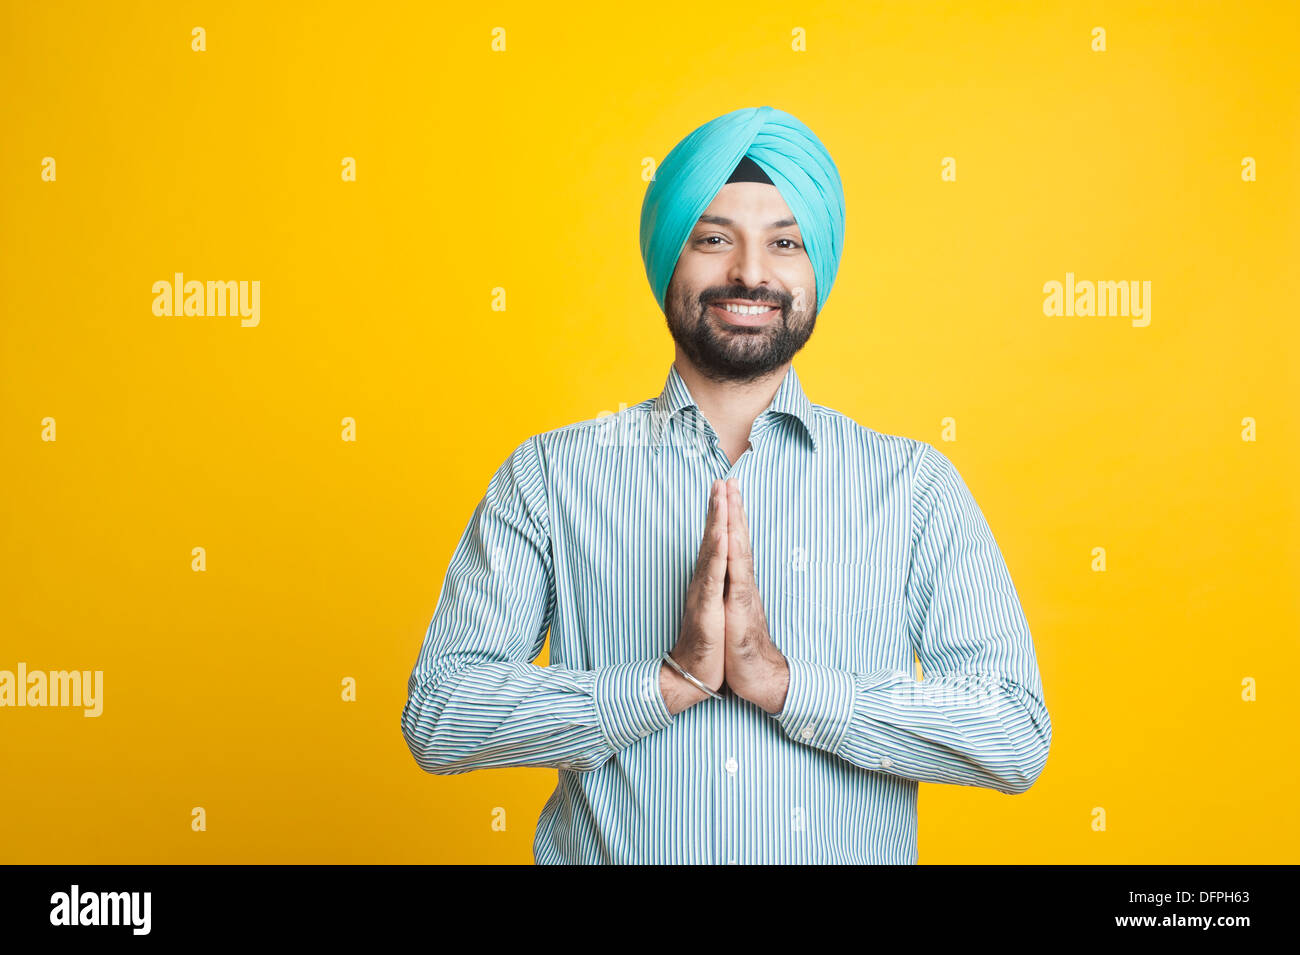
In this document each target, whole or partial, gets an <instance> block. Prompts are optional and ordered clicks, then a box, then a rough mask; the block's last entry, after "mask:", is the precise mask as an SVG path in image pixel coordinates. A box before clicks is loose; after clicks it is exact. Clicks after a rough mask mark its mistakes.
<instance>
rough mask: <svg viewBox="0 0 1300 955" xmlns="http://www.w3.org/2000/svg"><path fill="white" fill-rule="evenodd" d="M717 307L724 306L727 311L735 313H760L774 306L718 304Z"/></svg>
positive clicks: (768, 310)
mask: <svg viewBox="0 0 1300 955" xmlns="http://www.w3.org/2000/svg"><path fill="white" fill-rule="evenodd" d="M718 307H719V308H725V309H726V310H727V311H728V312H735V313H736V314H737V315H762V314H763V313H764V312H770V311H771V310H772V309H773V308H775V307H776V306H774V305H720V306H718Z"/></svg>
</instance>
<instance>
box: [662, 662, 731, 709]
mask: <svg viewBox="0 0 1300 955" xmlns="http://www.w3.org/2000/svg"><path fill="white" fill-rule="evenodd" d="M663 660H664V662H665V663H667V664H668V665H669V666H670V667H672V668H673V669H674V670H676V671H677V672H678V673H680V674H681V675H682V676H684V677H686V679H687V680H689V681H690V682H691V683H694V684H695V685H696V686H698V687H699V688H700V689H701V690H703V691H704V692H705V693H707V694H709V696H711V697H713V698H714V699H715V700H720V699H722V697H721V696H719V695H718V694H717V693H714V692H713V691H712V690H710V689H709V688H708V687H707V686H705V685H704V684H703V683H701V682H700V681H699V680H697V679H695V677H693V676H691V675H690V674H689V673H687V672H686V671H685V670H683V669H682V668H681V664H679V663H678V662H677V661H676V660H674V659H673V656H672V653H671V652H669V651H666V650H665V651H664V656H663Z"/></svg>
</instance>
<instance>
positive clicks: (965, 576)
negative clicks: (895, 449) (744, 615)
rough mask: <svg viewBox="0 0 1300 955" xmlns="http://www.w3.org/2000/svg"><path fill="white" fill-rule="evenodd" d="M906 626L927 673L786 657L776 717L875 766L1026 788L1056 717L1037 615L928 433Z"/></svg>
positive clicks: (916, 489)
mask: <svg viewBox="0 0 1300 955" xmlns="http://www.w3.org/2000/svg"><path fill="white" fill-rule="evenodd" d="M904 599H905V601H906V604H907V626H908V632H909V635H910V638H911V640H912V645H913V647H914V649H915V651H916V655H917V656H918V657H919V658H920V661H921V667H922V675H923V677H924V679H923V680H920V681H918V680H916V679H914V678H913V676H912V674H909V673H905V672H902V671H898V670H878V671H876V672H873V673H852V672H849V671H847V670H841V669H837V668H835V667H830V666H826V665H823V664H820V663H816V662H813V661H810V660H805V659H792V658H789V657H787V660H788V663H789V668H790V683H789V687H788V688H787V690H786V699H785V704H784V706H783V708H782V710H781V712H780V713H779V714H776V719H777V722H778V723H779V724H780V726H781V728H782V729H783V730H784V731H785V733H786V734H787V735H789V736H790V737H791V738H792V739H794V740H796V741H798V742H801V743H805V744H807V745H810V746H815V747H818V748H821V749H824V750H826V751H828V752H831V753H834V754H835V755H837V756H839V757H841V758H843V759H846V760H848V761H849V762H851V763H853V764H855V765H857V766H862V767H865V768H867V769H875V770H879V771H881V772H887V773H893V774H895V775H898V776H904V777H907V778H908V779H915V780H919V781H921V782H932V783H955V784H958V785H964V786H983V787H986V788H990V789H995V790H997V791H999V792H1003V793H1008V794H1011V793H1022V792H1024V791H1025V790H1027V789H1029V787H1030V786H1032V785H1033V784H1034V782H1035V780H1037V778H1038V776H1039V774H1040V773H1041V772H1042V770H1043V766H1044V764H1045V763H1046V762H1047V752H1048V749H1049V747H1050V745H1051V739H1052V724H1051V719H1050V717H1049V716H1048V712H1047V706H1046V704H1045V702H1044V698H1043V688H1042V683H1041V680H1040V676H1039V672H1038V663H1037V660H1036V658H1035V654H1034V644H1033V639H1032V637H1031V636H1030V633H1029V625H1028V622H1027V621H1026V619H1025V615H1024V611H1023V609H1022V607H1021V605H1020V599H1019V596H1018V595H1017V593H1016V589H1015V586H1014V585H1013V584H1012V581H1011V575H1010V573H1009V572H1008V571H1007V566H1006V563H1005V561H1004V560H1003V557H1002V553H1001V551H1000V550H999V549H998V546H997V543H996V541H995V540H994V537H993V533H992V531H991V530H990V529H989V526H988V523H987V521H986V520H985V518H984V515H983V513H982V512H981V511H980V509H979V506H978V505H977V504H976V503H975V500H974V498H973V497H972V496H971V493H970V490H969V489H968V488H967V487H966V484H965V483H964V482H963V481H962V479H961V476H960V475H959V474H958V472H957V469H956V467H955V466H954V465H953V464H952V462H951V461H949V460H948V458H947V457H946V456H945V455H944V454H943V453H942V452H940V451H938V450H937V449H935V448H934V447H933V446H931V445H929V444H922V446H921V450H920V452H918V462H917V464H916V466H915V473H914V474H913V478H912V560H911V567H910V570H909V573H908V577H907V584H906V587H905V591H904Z"/></svg>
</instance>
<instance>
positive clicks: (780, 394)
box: [651, 364, 817, 451]
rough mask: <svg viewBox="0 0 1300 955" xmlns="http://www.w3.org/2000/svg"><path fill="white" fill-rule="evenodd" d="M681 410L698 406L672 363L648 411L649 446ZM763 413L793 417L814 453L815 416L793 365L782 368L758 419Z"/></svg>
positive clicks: (660, 438)
mask: <svg viewBox="0 0 1300 955" xmlns="http://www.w3.org/2000/svg"><path fill="white" fill-rule="evenodd" d="M684 408H694V409H695V410H696V412H697V413H698V412H699V405H698V404H696V402H695V399H694V398H693V397H691V392H690V389H689V388H687V387H686V382H685V380H683V378H682V376H681V374H680V373H678V371H677V366H676V365H675V364H672V365H669V366H668V379H667V381H665V382H664V389H663V391H661V392H660V393H659V397H657V398H656V399H655V400H654V404H653V406H652V408H651V421H652V424H651V432H652V435H653V438H652V443H653V444H654V445H655V447H656V448H657V447H658V446H659V445H660V444H661V443H662V441H663V436H664V435H665V434H666V433H667V431H668V425H669V422H670V421H672V419H673V418H674V417H676V416H677V414H678V412H680V411H681V410H682V409H684ZM765 414H781V415H788V416H790V417H792V418H794V419H795V420H796V421H798V422H799V423H800V424H801V425H802V426H803V430H804V432H805V433H806V434H807V435H808V439H809V441H810V442H811V443H812V449H813V451H816V450H817V415H816V412H815V411H814V410H813V406H812V402H810V401H809V400H808V396H807V395H805V394H804V391H803V387H802V386H801V385H800V383H799V376H798V374H796V373H795V370H794V365H790V366H789V367H788V368H786V372H785V377H784V378H782V379H781V384H780V386H779V387H778V388H777V389H776V394H774V395H773V396H772V402H771V404H769V405H768V406H767V408H765V409H764V410H763V412H762V413H761V414H760V415H759V417H760V418H761V417H762V416H763V415H765ZM701 417H702V416H701Z"/></svg>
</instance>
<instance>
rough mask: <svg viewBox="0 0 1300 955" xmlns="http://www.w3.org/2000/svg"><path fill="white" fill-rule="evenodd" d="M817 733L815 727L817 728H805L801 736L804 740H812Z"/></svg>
mask: <svg viewBox="0 0 1300 955" xmlns="http://www.w3.org/2000/svg"><path fill="white" fill-rule="evenodd" d="M816 732H817V727H815V726H805V727H804V728H803V730H802V731H800V733H799V735H800V736H802V737H803V738H804V739H812V738H813V733H816Z"/></svg>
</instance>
